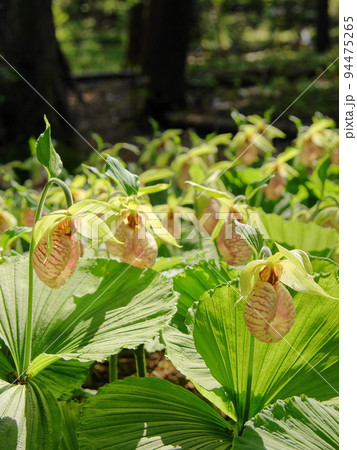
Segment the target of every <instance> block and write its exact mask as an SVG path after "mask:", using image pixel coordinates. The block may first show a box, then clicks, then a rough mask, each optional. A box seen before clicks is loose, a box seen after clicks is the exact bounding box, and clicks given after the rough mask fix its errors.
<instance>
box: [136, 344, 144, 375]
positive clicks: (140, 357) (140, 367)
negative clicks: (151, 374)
mask: <svg viewBox="0 0 357 450" xmlns="http://www.w3.org/2000/svg"><path fill="white" fill-rule="evenodd" d="M134 355H135V363H136V374H137V376H138V377H146V356H145V348H144V344H141V345H139V347H138V348H137V349H136V350H134Z"/></svg>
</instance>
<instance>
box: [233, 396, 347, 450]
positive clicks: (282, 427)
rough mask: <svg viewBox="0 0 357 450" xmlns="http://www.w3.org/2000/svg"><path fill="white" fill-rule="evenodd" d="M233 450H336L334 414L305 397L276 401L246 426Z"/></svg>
mask: <svg viewBox="0 0 357 450" xmlns="http://www.w3.org/2000/svg"><path fill="white" fill-rule="evenodd" d="M235 448H239V449H242V450H243V449H246V450H259V449H260V450H263V449H266V450H287V449H298V450H306V449H309V450H310V449H311V450H319V449H324V450H333V449H338V448H339V445H338V411H337V410H336V408H334V407H332V406H328V405H325V404H322V403H320V402H318V401H316V400H314V399H311V398H307V397H305V396H303V397H301V398H300V397H293V398H290V399H288V400H286V401H283V400H278V401H277V402H276V403H274V404H273V405H271V406H269V407H267V408H264V410H263V411H262V412H260V413H259V414H258V415H257V416H255V417H254V419H253V420H252V421H250V422H248V424H247V427H246V428H245V430H244V433H243V436H242V437H240V436H238V437H237V438H236V439H235Z"/></svg>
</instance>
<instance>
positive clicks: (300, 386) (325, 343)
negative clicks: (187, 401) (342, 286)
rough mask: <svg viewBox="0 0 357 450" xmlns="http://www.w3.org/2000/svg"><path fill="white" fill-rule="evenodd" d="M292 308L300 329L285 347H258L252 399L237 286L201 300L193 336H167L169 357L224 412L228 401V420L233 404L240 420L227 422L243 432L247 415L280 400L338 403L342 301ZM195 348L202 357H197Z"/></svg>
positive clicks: (305, 297) (302, 298) (308, 298)
mask: <svg viewBox="0 0 357 450" xmlns="http://www.w3.org/2000/svg"><path fill="white" fill-rule="evenodd" d="M313 265H314V266H315V265H316V263H315V261H313ZM327 268H328V269H329V272H330V273H320V275H319V277H318V279H317V280H318V283H319V285H320V286H321V287H323V288H324V289H325V290H326V291H327V292H328V293H329V294H330V295H332V296H337V293H338V292H337V291H338V286H337V279H336V273H335V269H336V266H335V265H333V264H332V263H326V264H325V266H324V270H326V269H327ZM314 270H316V269H315V267H314ZM331 270H332V271H331ZM294 303H295V306H296V322H295V324H294V326H293V327H292V329H291V331H290V332H289V333H288V334H287V335H286V337H285V339H284V340H282V341H280V342H279V343H274V344H265V343H263V342H260V341H257V340H255V350H254V363H253V377H252V388H251V394H250V396H247V393H246V391H247V377H248V360H249V356H248V355H249V342H250V333H249V332H248V330H247V327H246V325H245V321H244V308H245V302H244V300H243V299H241V297H240V295H239V293H238V289H237V286H235V285H234V284H225V285H222V286H219V287H217V288H216V289H214V290H211V291H208V292H206V293H204V294H203V295H202V296H201V297H200V301H199V303H198V304H197V306H196V308H195V311H194V315H193V317H192V319H191V320H192V323H191V324H190V327H189V328H190V332H191V334H183V333H181V334H180V333H179V331H176V332H175V333H176V334H174V335H172V332H171V334H170V333H167V332H165V331H164V333H163V338H164V341H165V343H166V346H167V354H168V357H169V358H170V359H171V360H172V362H173V363H174V364H175V365H176V364H177V367H178V368H179V370H180V371H181V372H183V373H184V374H187V376H188V377H189V378H190V379H191V380H192V381H193V382H194V383H195V384H196V385H200V386H201V387H202V388H203V389H206V390H207V393H206V392H204V391H203V390H201V392H202V393H203V395H206V396H207V397H208V398H209V399H210V400H211V401H213V402H214V403H216V404H217V406H219V407H221V400H222V399H224V398H225V397H226V398H227V397H228V401H227V402H226V403H227V407H226V408H223V409H224V411H225V412H226V413H227V414H229V410H230V409H231V404H233V405H234V407H235V414H232V413H231V414H229V415H231V417H233V418H237V420H238V421H239V422H240V427H242V426H243V421H244V416H246V418H249V417H252V416H253V415H254V414H256V413H258V412H259V411H260V410H261V409H262V408H263V407H264V406H265V405H267V404H269V403H272V402H274V401H276V400H278V399H281V398H287V397H290V396H293V395H301V394H306V395H309V396H311V397H314V398H317V399H319V400H325V399H329V398H331V397H335V396H336V393H337V383H338V369H337V364H338V302H337V301H336V300H334V299H330V298H323V297H319V296H312V295H310V294H303V293H298V294H296V295H295V296H294ZM171 336H174V339H173V338H172V337H171ZM195 348H196V352H198V354H199V355H200V356H198V355H195ZM189 358H190V359H189ZM201 359H203V360H204V362H205V363H206V366H207V367H208V369H209V374H210V375H211V376H212V377H213V378H214V379H215V380H217V381H218V382H219V383H220V385H221V388H217V387H216V386H215V387H214V388H212V386H213V385H214V383H213V381H212V379H211V378H209V376H208V374H207V371H206V372H203V370H202V360H201ZM192 360H193V361H194V364H191V362H190V361H192ZM202 374H204V376H203V375H202ZM211 389H214V391H212V392H210V391H209V390H211ZM215 398H216V399H217V398H218V403H217V402H216V400H215ZM245 405H247V408H248V409H247V411H248V412H247V413H246V414H244V411H245V409H246V406H245ZM221 409H222V408H221ZM247 415H248V417H247Z"/></svg>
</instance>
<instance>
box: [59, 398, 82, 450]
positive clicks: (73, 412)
mask: <svg viewBox="0 0 357 450" xmlns="http://www.w3.org/2000/svg"><path fill="white" fill-rule="evenodd" d="M59 407H60V410H61V415H62V437H61V444H60V447H59V450H77V449H78V438H77V428H78V425H79V416H80V413H81V410H82V407H83V403H79V402H75V401H73V400H70V401H66V402H59Z"/></svg>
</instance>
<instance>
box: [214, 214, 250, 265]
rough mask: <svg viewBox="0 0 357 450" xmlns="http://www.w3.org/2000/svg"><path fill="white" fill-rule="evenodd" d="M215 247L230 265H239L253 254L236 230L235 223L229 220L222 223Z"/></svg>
mask: <svg viewBox="0 0 357 450" xmlns="http://www.w3.org/2000/svg"><path fill="white" fill-rule="evenodd" d="M217 247H218V250H219V252H220V253H221V255H222V259H223V261H225V262H226V263H228V264H229V265H231V266H241V265H242V264H245V263H246V262H247V261H248V260H249V259H250V258H251V257H252V255H253V250H252V249H251V248H250V246H249V245H248V244H247V242H246V241H245V240H244V239H243V238H242V237H241V235H240V234H238V233H237V232H236V229H235V224H234V223H233V222H232V221H231V220H229V221H228V222H227V223H225V224H224V225H223V227H222V229H221V231H220V233H219V235H218V239H217Z"/></svg>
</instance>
